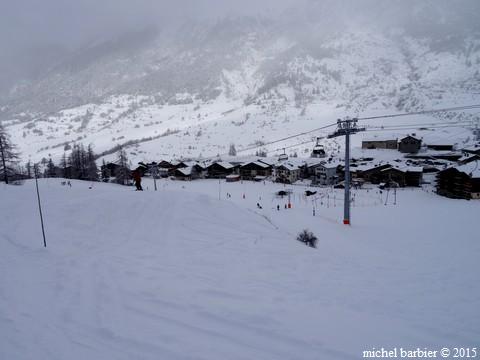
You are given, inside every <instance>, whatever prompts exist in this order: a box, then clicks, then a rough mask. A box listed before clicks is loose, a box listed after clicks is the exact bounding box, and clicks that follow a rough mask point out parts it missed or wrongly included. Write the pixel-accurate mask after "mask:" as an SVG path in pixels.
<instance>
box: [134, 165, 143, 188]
mask: <svg viewBox="0 0 480 360" xmlns="http://www.w3.org/2000/svg"><path fill="white" fill-rule="evenodd" d="M132 177H133V180H134V181H135V187H136V188H137V191H143V188H142V177H141V176H140V173H139V172H138V171H137V170H135V171H134V172H133V173H132Z"/></svg>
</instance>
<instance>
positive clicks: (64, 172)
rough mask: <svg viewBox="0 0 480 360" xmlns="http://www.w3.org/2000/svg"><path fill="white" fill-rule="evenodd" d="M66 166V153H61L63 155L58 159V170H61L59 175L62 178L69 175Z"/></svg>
mask: <svg viewBox="0 0 480 360" xmlns="http://www.w3.org/2000/svg"><path fill="white" fill-rule="evenodd" d="M67 167H68V162H67V155H66V154H65V153H63V156H62V158H61V159H60V171H61V177H63V178H67V177H69V174H67Z"/></svg>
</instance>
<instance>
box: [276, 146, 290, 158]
mask: <svg viewBox="0 0 480 360" xmlns="http://www.w3.org/2000/svg"><path fill="white" fill-rule="evenodd" d="M287 160H288V155H287V153H286V152H285V148H283V154H281V155H280V156H279V157H278V161H287Z"/></svg>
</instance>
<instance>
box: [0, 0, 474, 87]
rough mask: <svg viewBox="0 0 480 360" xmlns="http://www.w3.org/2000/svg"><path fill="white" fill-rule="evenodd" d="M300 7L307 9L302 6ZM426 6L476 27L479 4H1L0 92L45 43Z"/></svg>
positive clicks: (73, 45) (114, 0)
mask: <svg viewBox="0 0 480 360" xmlns="http://www.w3.org/2000/svg"><path fill="white" fill-rule="evenodd" d="M304 3H309V6H308V7H303V5H304ZM426 4H429V10H428V11H426V17H427V18H434V19H445V23H448V21H449V20H451V19H454V18H455V16H456V18H457V23H458V24H464V23H466V22H468V21H470V22H472V23H475V24H477V25H476V26H477V27H479V25H478V23H480V21H479V20H478V19H479V18H480V0H2V3H1V6H0V91H1V90H2V87H3V88H6V87H8V86H10V85H11V84H12V83H13V82H14V80H16V79H19V78H22V77H25V76H26V77H28V76H34V74H35V73H36V72H37V71H41V69H42V66H43V65H42V61H43V64H45V63H48V61H49V60H48V59H49V58H48V55H50V56H55V54H56V53H59V54H60V53H61V52H62V51H63V50H62V49H61V48H57V49H54V48H49V49H46V47H48V46H52V45H54V46H60V47H64V48H66V50H75V49H78V48H79V46H84V45H87V44H88V43H91V42H92V41H94V40H107V39H109V38H111V37H114V36H115V35H117V34H119V35H120V34H123V33H125V32H128V31H131V30H142V29H145V28H146V27H148V26H149V25H152V24H153V25H156V26H157V27H158V28H161V27H162V26H163V25H165V24H168V23H180V22H183V21H185V19H204V18H213V19H215V18H221V17H224V16H226V15H231V16H236V15H255V14H264V15H268V16H275V15H276V14H282V13H283V15H284V16H283V19H284V20H285V19H286V20H290V18H291V21H292V22H293V24H294V25H298V24H300V23H302V22H304V20H306V21H309V20H315V21H319V23H320V24H321V25H323V26H325V27H334V26H335V25H337V27H339V28H340V29H343V28H344V27H345V25H351V24H352V23H353V24H355V21H352V18H353V17H359V18H360V19H361V24H367V25H369V24H372V23H375V22H380V20H381V19H383V20H382V21H383V23H384V24H387V26H389V25H392V24H393V23H395V22H398V21H405V20H406V19H409V18H410V16H411V13H410V12H408V9H409V8H410V9H411V8H412V7H413V6H415V7H416V8H421V7H422V6H423V5H426ZM441 4H443V5H441ZM445 7H446V8H447V11H443V13H441V12H440V13H438V14H435V10H437V8H439V9H440V8H445ZM293 8H296V9H297V10H298V9H302V8H303V11H304V15H305V17H304V20H300V21H299V20H298V18H296V17H295V16H293V15H292V14H293V13H294V11H291V9H293ZM404 9H406V10H407V11H406V12H404V11H403V10H404ZM285 10H288V11H285ZM300 11H301V10H300ZM401 13H404V14H403V17H402V16H401V15H402V14H401ZM358 14H363V16H357V15H358ZM379 14H381V15H379ZM385 17H386V18H385ZM357 20H358V19H357ZM467 20H468V21H467ZM442 21H443V20H442ZM421 22H422V23H423V22H424V19H422V20H421ZM362 26H363V25H362ZM454 27H458V26H457V24H454ZM38 49H40V50H42V49H43V50H42V51H43V52H42V51H40V50H38ZM32 50H34V51H32Z"/></svg>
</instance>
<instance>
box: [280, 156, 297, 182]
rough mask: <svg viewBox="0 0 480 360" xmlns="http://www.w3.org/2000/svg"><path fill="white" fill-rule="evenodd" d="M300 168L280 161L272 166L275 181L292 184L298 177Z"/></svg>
mask: <svg viewBox="0 0 480 360" xmlns="http://www.w3.org/2000/svg"><path fill="white" fill-rule="evenodd" d="M300 174H301V169H300V168H299V167H298V166H297V165H294V164H292V163H290V162H288V161H287V162H282V163H279V164H277V165H276V166H275V167H274V180H275V182H279V183H284V184H293V183H294V182H295V181H297V180H298V179H300Z"/></svg>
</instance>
